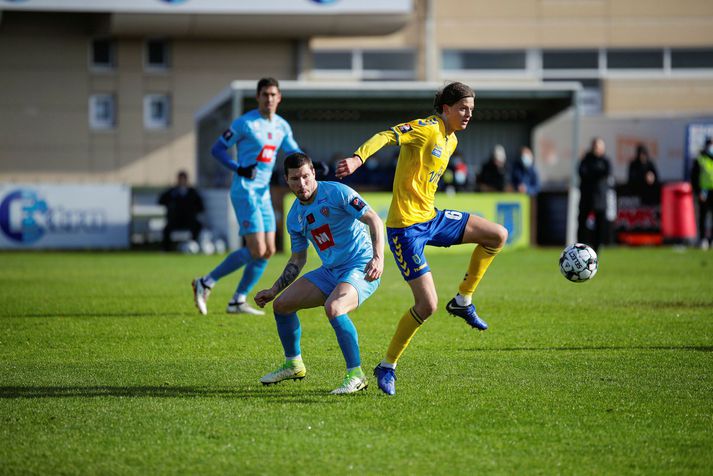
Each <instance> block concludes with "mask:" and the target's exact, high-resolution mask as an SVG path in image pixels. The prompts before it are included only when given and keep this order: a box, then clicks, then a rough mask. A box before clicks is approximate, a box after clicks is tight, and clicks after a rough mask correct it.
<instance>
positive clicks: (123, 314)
mask: <svg viewBox="0 0 713 476" xmlns="http://www.w3.org/2000/svg"><path fill="white" fill-rule="evenodd" d="M196 315H197V313H195V312H174V311H169V312H163V311H162V312H122V311H111V312H87V311H73V312H67V311H63V312H35V313H22V314H9V315H4V316H2V317H33V318H57V317H168V316H170V317H177V316H181V317H183V316H196Z"/></svg>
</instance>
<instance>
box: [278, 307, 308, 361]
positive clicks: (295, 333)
mask: <svg viewBox="0 0 713 476" xmlns="http://www.w3.org/2000/svg"><path fill="white" fill-rule="evenodd" d="M275 322H276V323H277V334H278V335H279V336H280V342H282V348H283V349H285V357H286V358H288V359H290V358H292V357H297V356H298V355H300V354H302V351H301V350H300V337H301V336H302V327H300V320H299V318H298V317H297V313H296V312H293V313H292V314H277V313H275Z"/></svg>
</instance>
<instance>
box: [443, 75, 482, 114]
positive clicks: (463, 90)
mask: <svg viewBox="0 0 713 476" xmlns="http://www.w3.org/2000/svg"><path fill="white" fill-rule="evenodd" d="M463 98H475V93H474V92H473V89H472V88H471V87H470V86H468V85H467V84H463V83H458V82H454V83H450V84H448V85H446V86H445V87H444V88H443V89H441V90H440V91H438V92H437V93H436V98H435V99H434V100H433V108H434V109H435V110H436V112H438V114H441V113H442V112H443V105H444V104H446V105H448V106H452V105H454V104H455V103H457V102H458V101H460V100H461V99H463Z"/></svg>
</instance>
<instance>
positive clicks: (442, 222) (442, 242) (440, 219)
mask: <svg viewBox="0 0 713 476" xmlns="http://www.w3.org/2000/svg"><path fill="white" fill-rule="evenodd" d="M468 218H470V213H466V212H458V211H455V210H436V216H435V217H434V218H433V219H432V220H431V221H427V222H425V223H415V224H413V225H411V226H407V227H406V228H388V227H387V228H386V235H387V236H388V238H389V247H390V248H391V252H392V253H393V254H394V259H396V264H397V265H398V266H399V269H400V270H401V275H402V276H403V277H404V279H405V280H406V281H411V280H413V279H416V278H418V277H419V276H423V275H424V274H426V273H428V272H429V271H431V267H430V266H428V262H427V261H426V256H425V255H424V254H423V251H424V248H425V247H426V245H430V246H441V247H448V246H451V245H458V244H460V243H462V242H463V233H464V232H465V226H466V225H467V224H468Z"/></svg>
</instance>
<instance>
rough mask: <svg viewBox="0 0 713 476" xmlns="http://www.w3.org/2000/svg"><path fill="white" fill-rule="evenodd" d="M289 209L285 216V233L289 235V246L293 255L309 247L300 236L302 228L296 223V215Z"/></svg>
mask: <svg viewBox="0 0 713 476" xmlns="http://www.w3.org/2000/svg"><path fill="white" fill-rule="evenodd" d="M293 210H294V209H290V212H289V213H288V214H287V232H288V233H289V234H290V244H291V250H292V252H293V253H299V252H300V251H304V250H306V249H307V248H308V247H309V241H307V238H306V237H305V236H304V235H303V234H302V226H300V224H299V223H298V222H297V213H296V212H294V211H293Z"/></svg>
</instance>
